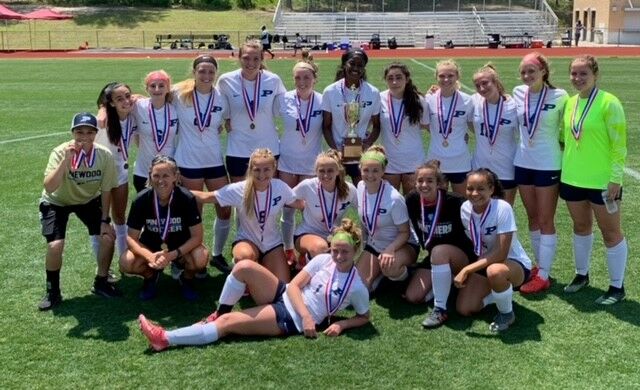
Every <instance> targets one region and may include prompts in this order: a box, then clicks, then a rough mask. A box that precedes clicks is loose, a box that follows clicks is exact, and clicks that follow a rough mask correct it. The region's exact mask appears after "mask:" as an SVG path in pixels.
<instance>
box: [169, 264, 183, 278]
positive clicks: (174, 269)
mask: <svg viewBox="0 0 640 390" xmlns="http://www.w3.org/2000/svg"><path fill="white" fill-rule="evenodd" d="M180 275H182V270H181V269H180V267H178V264H176V263H174V262H171V278H172V279H173V280H178V279H180Z"/></svg>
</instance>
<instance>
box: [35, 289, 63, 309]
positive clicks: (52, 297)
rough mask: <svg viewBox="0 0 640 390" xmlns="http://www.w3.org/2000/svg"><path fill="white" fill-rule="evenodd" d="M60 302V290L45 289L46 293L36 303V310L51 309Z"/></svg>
mask: <svg viewBox="0 0 640 390" xmlns="http://www.w3.org/2000/svg"><path fill="white" fill-rule="evenodd" d="M61 302H62V295H60V292H59V291H58V292H52V291H47V293H46V294H45V295H44V297H42V300H41V301H40V303H39V304H38V310H40V311H45V310H51V309H53V308H54V307H56V306H58V305H59V304H60V303H61Z"/></svg>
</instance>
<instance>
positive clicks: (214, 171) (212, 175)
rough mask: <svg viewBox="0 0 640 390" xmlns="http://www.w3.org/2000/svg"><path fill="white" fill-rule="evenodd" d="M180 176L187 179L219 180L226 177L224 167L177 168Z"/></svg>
mask: <svg viewBox="0 0 640 390" xmlns="http://www.w3.org/2000/svg"><path fill="white" fill-rule="evenodd" d="M178 169H179V170H180V175H181V176H183V177H185V178H187V179H205V180H208V179H219V178H221V177H227V170H226V169H225V167H224V165H219V166H217V167H207V168H182V167H178Z"/></svg>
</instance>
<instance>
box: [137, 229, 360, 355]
mask: <svg viewBox="0 0 640 390" xmlns="http://www.w3.org/2000/svg"><path fill="white" fill-rule="evenodd" d="M360 240H361V238H360V230H359V229H358V228H357V227H355V226H354V224H353V222H351V221H350V220H348V219H345V220H343V221H342V224H341V226H340V227H337V228H335V229H334V232H333V236H332V237H331V238H330V241H331V254H328V253H326V254H320V255H318V256H316V257H314V258H313V260H311V262H310V263H309V264H307V265H306V266H305V268H304V269H303V270H302V271H300V273H298V275H296V277H295V278H294V279H293V280H292V281H291V282H290V283H289V284H287V285H285V284H284V283H283V282H282V281H280V280H278V279H277V278H276V277H274V276H273V275H272V274H271V273H270V272H269V271H268V270H267V269H266V268H264V267H262V266H260V265H258V264H256V263H254V262H252V261H246V260H245V261H241V262H239V263H238V264H236V266H235V267H233V271H232V272H231V274H230V275H229V276H228V277H227V279H226V280H225V283H224V286H223V288H222V292H221V294H220V299H219V305H218V309H217V310H216V311H215V312H214V313H212V314H211V315H210V316H209V317H207V318H206V319H205V320H204V321H202V322H200V323H197V324H194V325H192V326H188V327H185V328H180V329H176V330H173V331H166V330H165V329H164V328H162V327H160V326H158V325H154V324H152V323H151V322H149V320H147V318H146V317H145V316H144V315H142V314H141V315H140V316H139V321H140V329H141V330H142V333H143V334H144V335H145V336H146V337H147V339H148V340H149V343H150V344H151V347H152V348H153V349H154V350H156V351H161V350H164V349H166V348H168V347H169V346H172V345H203V344H209V343H213V342H215V341H216V340H218V339H221V338H223V337H226V336H228V335H230V334H237V335H252V336H288V335H293V334H304V335H305V336H306V337H310V338H315V337H317V331H316V326H317V325H318V324H320V323H322V322H323V321H324V320H325V319H326V318H329V320H330V319H331V317H332V316H333V314H334V313H336V312H337V311H339V310H342V309H344V308H346V307H347V306H349V305H351V306H353V308H354V310H355V312H356V314H355V315H354V316H353V317H351V318H347V319H344V320H340V321H336V322H334V323H331V324H330V325H329V326H328V327H327V328H326V329H325V330H324V331H323V334H325V335H326V336H331V337H334V336H338V335H340V334H342V333H343V332H344V331H345V330H347V329H350V328H355V327H360V326H363V325H365V324H367V323H368V322H369V293H368V291H367V288H366V287H365V286H364V284H363V283H362V280H361V279H360V276H359V275H358V272H357V270H356V268H355V266H354V259H355V256H356V253H357V251H358V248H359V246H360ZM247 289H248V290H249V292H250V294H251V296H252V298H253V300H254V301H255V302H256V303H257V304H258V306H256V307H253V308H250V309H245V310H243V311H235V312H232V311H231V310H232V308H233V306H234V305H235V304H236V303H237V302H238V301H239V300H240V298H242V295H243V293H244V292H245V290H247Z"/></svg>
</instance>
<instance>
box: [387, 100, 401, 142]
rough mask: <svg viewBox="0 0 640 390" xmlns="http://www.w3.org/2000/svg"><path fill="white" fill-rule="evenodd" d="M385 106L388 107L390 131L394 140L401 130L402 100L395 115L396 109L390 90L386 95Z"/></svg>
mask: <svg viewBox="0 0 640 390" xmlns="http://www.w3.org/2000/svg"><path fill="white" fill-rule="evenodd" d="M387 106H388V107H389V123H390V124H391V132H392V133H393V136H394V137H396V140H397V139H398V138H399V137H400V132H402V122H404V100H402V103H400V109H399V110H398V114H397V115H396V110H395V108H394V106H393V96H391V92H389V94H388V95H387Z"/></svg>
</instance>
